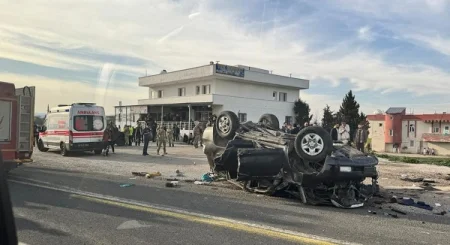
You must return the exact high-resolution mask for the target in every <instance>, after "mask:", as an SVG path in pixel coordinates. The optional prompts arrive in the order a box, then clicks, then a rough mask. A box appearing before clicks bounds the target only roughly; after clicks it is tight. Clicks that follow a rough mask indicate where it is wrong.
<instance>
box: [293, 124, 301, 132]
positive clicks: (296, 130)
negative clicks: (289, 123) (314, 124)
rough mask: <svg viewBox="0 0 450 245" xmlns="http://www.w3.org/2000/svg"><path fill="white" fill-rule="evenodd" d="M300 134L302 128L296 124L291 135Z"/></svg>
mask: <svg viewBox="0 0 450 245" xmlns="http://www.w3.org/2000/svg"><path fill="white" fill-rule="evenodd" d="M298 132H300V127H299V125H298V124H296V123H294V128H293V129H292V130H291V134H298Z"/></svg>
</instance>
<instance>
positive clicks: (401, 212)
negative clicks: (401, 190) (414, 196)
mask: <svg viewBox="0 0 450 245" xmlns="http://www.w3.org/2000/svg"><path fill="white" fill-rule="evenodd" d="M391 211H393V212H396V213H399V214H403V215H406V212H404V211H402V210H399V209H396V208H391Z"/></svg>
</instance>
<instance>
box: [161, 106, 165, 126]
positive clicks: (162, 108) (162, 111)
mask: <svg viewBox="0 0 450 245" xmlns="http://www.w3.org/2000/svg"><path fill="white" fill-rule="evenodd" d="M163 117H164V106H163V105H161V127H162V124H163Z"/></svg>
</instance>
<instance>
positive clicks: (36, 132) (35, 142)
mask: <svg viewBox="0 0 450 245" xmlns="http://www.w3.org/2000/svg"><path fill="white" fill-rule="evenodd" d="M33 135H34V140H33V146H38V147H39V145H38V142H39V127H38V125H37V124H36V123H35V124H34V126H33Z"/></svg>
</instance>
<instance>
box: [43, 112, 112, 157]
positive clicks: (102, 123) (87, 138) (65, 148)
mask: <svg viewBox="0 0 450 245" xmlns="http://www.w3.org/2000/svg"><path fill="white" fill-rule="evenodd" d="M105 128H106V117H105V110H104V108H103V107H101V106H96V105H95V104H94V103H75V104H72V105H58V107H54V108H51V109H50V111H49V112H48V113H47V115H46V117H45V122H44V125H43V126H42V128H41V130H40V133H39V141H38V149H39V150H40V151H43V152H46V151H48V150H49V149H58V150H60V151H61V155H63V156H67V155H68V154H69V152H72V151H94V152H95V154H101V153H102V149H103V142H102V139H103V131H105Z"/></svg>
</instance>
